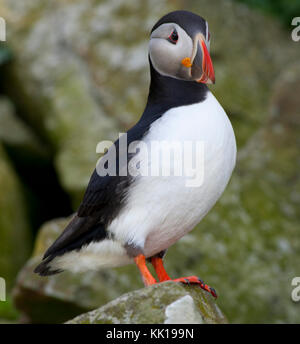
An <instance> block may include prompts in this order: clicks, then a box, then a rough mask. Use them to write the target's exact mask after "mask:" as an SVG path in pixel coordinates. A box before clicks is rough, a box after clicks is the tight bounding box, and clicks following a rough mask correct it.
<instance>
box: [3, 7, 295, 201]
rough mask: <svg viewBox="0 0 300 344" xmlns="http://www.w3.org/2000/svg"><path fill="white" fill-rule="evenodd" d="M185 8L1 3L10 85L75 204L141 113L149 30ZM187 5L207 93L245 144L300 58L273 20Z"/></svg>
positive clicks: (243, 12) (227, 9) (250, 13)
mask: <svg viewBox="0 0 300 344" xmlns="http://www.w3.org/2000/svg"><path fill="white" fill-rule="evenodd" d="M0 6H1V5H0ZM181 6H182V5H181V2H180V1H179V0H178V1H177V0H175V1H172V2H170V1H166V0H164V1H158V0H155V1H153V0H151V1H150V0H148V1H143V3H141V2H140V1H137V0H130V1H126V3H124V2H118V1H117V2H112V1H108V0H106V1H101V2H98V1H96V0H93V1H89V2H88V3H83V2H82V1H80V0H74V1H72V2H66V1H57V0H55V1H54V2H53V4H52V5H51V6H49V4H48V2H47V1H46V0H38V1H37V0H34V1H33V0H30V1H26V4H23V3H21V2H20V1H18V0H4V1H3V5H2V7H3V8H2V10H3V13H6V14H7V21H8V24H7V31H8V32H7V37H8V38H7V41H8V42H9V44H10V48H11V50H12V52H13V54H14V56H15V58H14V61H13V63H11V64H10V69H9V70H8V72H7V73H6V74H7V83H6V84H7V85H8V86H7V89H8V90H7V91H8V92H9V93H10V94H11V96H12V98H13V99H14V100H15V102H16V103H17V104H19V107H20V108H22V109H24V116H25V117H26V118H27V121H28V123H30V125H32V126H33V127H35V128H37V129H38V130H39V133H40V134H41V135H43V136H44V137H45V138H47V140H48V141H49V143H50V144H51V145H52V146H53V149H54V150H55V151H56V152H57V154H56V156H55V165H56V169H57V171H58V174H59V176H60V181H61V183H62V185H63V186H64V188H65V190H67V191H68V192H69V193H70V194H71V195H72V196H73V199H74V204H75V205H77V204H78V203H79V201H80V200H81V196H82V193H83V191H84V189H85V187H86V185H87V183H88V180H89V177H90V174H91V172H92V170H93V169H94V167H95V165H96V161H97V158H98V157H97V155H96V152H95V150H96V146H97V143H98V142H99V141H101V140H115V139H116V138H117V136H118V131H120V130H121V131H124V130H125V129H126V128H128V127H129V126H130V125H132V124H133V123H134V122H135V121H136V120H137V119H138V118H139V116H140V115H141V113H142V111H143V108H144V106H145V100H146V94H147V91H148V82H149V75H148V59H147V41H148V37H149V30H150V29H151V27H152V25H153V24H154V22H155V21H156V20H157V19H158V18H159V17H160V16H161V15H162V14H164V13H166V12H168V11H171V10H174V9H177V8H179V7H181ZM185 8H186V9H188V10H192V11H195V12H196V13H199V14H201V15H203V16H204V17H205V18H207V20H208V22H209V25H210V30H211V33H212V57H213V61H214V64H215V70H216V80H217V83H216V86H213V87H212V89H213V91H214V92H215V93H216V95H217V97H218V99H220V101H221V103H222V104H223V106H224V107H225V109H226V110H227V111H228V113H229V114H230V117H231V119H232V121H233V122H234V125H235V127H236V133H237V136H238V143H239V145H240V146H241V145H242V144H244V143H246V141H247V139H248V138H249V137H250V136H251V134H253V132H254V131H255V130H256V129H257V128H259V126H260V125H261V124H262V123H263V122H264V120H265V118H266V114H267V108H268V101H267V99H268V98H269V97H270V85H271V84H272V83H273V80H274V79H275V78H276V76H277V75H279V73H280V71H282V70H284V68H285V66H286V65H288V64H290V63H291V62H292V61H298V49H297V48H296V46H295V44H294V42H292V40H291V39H290V40H288V39H287V38H286V35H285V34H284V32H283V31H282V30H281V29H280V27H279V25H277V24H276V23H274V21H272V20H270V19H269V18H267V17H264V16H263V15H260V14H258V13H257V12H254V11H252V10H250V9H248V8H247V7H245V6H243V5H240V4H236V3H234V2H232V1H226V2H225V1H223V0H213V1H209V2H207V1H205V0H200V1H198V0H197V1H188V3H187V4H186V6H185ZM216 8H218V11H215V9H216ZM225 18H226V20H225ZM241 23H243V25H241ZM54 28H55V29H54ZM249 28H251V29H249ZM274 37H276V39H274ZM228 42H230V49H228V46H229V44H228ZM37 50H38V51H39V53H38V54H37V53H36V51H37ZM241 52H242V57H243V58H241ZM24 65H26V69H24ZM9 85H13V88H9Z"/></svg>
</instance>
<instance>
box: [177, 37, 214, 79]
mask: <svg viewBox="0 0 300 344" xmlns="http://www.w3.org/2000/svg"><path fill="white" fill-rule="evenodd" d="M182 64H183V65H184V66H185V67H188V68H191V77H192V79H193V80H196V81H197V82H203V83H205V84H214V83H215V72H214V67H213V64H212V61H211V58H210V54H209V51H208V49H207V46H206V43H205V38H204V36H203V35H202V34H201V33H199V34H197V35H196V37H195V39H194V47H193V54H192V57H191V58H185V59H183V60H182Z"/></svg>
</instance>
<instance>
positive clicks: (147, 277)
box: [134, 254, 157, 286]
mask: <svg viewBox="0 0 300 344" xmlns="http://www.w3.org/2000/svg"><path fill="white" fill-rule="evenodd" d="M134 261H135V264H136V265H137V267H138V268H139V270H140V273H141V275H142V279H143V282H144V284H145V286H148V285H152V284H155V283H157V282H156V279H155V278H154V277H153V276H152V275H151V272H150V271H149V270H148V268H147V265H146V258H145V256H143V255H142V254H140V255H138V256H136V257H135V258H134Z"/></svg>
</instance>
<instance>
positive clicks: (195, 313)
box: [68, 282, 227, 324]
mask: <svg viewBox="0 0 300 344" xmlns="http://www.w3.org/2000/svg"><path fill="white" fill-rule="evenodd" d="M226 322H227V320H226V318H225V317H224V315H223V314H222V312H221V311H220V309H219V307H218V306H217V304H216V303H215V301H214V300H213V297H212V296H211V295H210V294H208V293H207V292H205V291H203V290H202V289H201V288H199V287H198V286H192V285H191V286H184V285H182V284H179V283H174V282H165V283H161V284H157V285H153V286H150V287H147V288H144V289H140V290H135V291H133V292H130V293H128V294H125V295H123V296H121V297H119V298H117V299H115V300H114V301H112V302H109V303H108V304H106V305H105V306H102V307H100V308H98V309H96V310H93V311H91V312H88V313H86V314H82V315H80V316H78V317H76V318H75V319H72V320H70V321H68V323H69V324H164V323H165V324H202V323H213V324H220V323H226Z"/></svg>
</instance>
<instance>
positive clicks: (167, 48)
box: [149, 11, 215, 83]
mask: <svg viewBox="0 0 300 344" xmlns="http://www.w3.org/2000/svg"><path fill="white" fill-rule="evenodd" d="M209 46H210V33H209V31H208V24H207V22H206V20H205V19H203V18H202V17H200V16H198V15H196V14H194V13H191V12H188V11H174V12H171V13H168V14H167V15H165V16H164V17H162V18H161V19H160V20H159V21H158V22H157V23H156V24H155V25H154V27H153V29H152V31H151V36H150V43H149V56H150V60H151V63H152V65H153V67H154V68H155V69H156V71H157V72H158V73H160V74H161V75H164V76H169V77H172V78H176V79H180V80H185V81H197V82H202V83H215V73H214V68H213V64H212V61H211V58H210V55H209Z"/></svg>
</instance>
